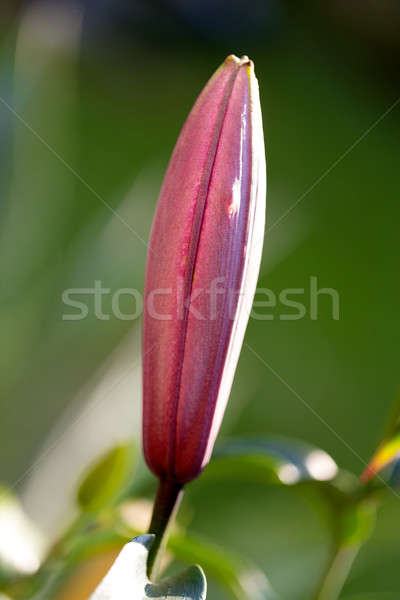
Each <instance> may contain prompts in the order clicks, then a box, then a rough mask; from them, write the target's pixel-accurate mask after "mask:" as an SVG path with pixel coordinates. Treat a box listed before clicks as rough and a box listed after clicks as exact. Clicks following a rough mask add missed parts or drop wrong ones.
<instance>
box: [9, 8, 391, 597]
mask: <svg viewBox="0 0 400 600" xmlns="http://www.w3.org/2000/svg"><path fill="white" fill-rule="evenodd" d="M0 36H1V37H0V132H1V135H0V153H1V165H0V173H1V178H0V186H1V206H0V215H1V216H0V273H1V275H0V281H1V290H0V331H1V336H0V365H1V378H0V395H1V397H0V440H1V453H0V480H1V482H2V483H4V484H6V485H7V486H9V487H10V488H11V489H12V490H13V492H14V493H16V494H17V495H18V497H19V498H20V500H21V502H22V504H23V507H24V510H25V511H26V513H27V515H29V517H30V518H31V519H32V520H33V521H34V522H35V523H36V526H37V527H38V528H39V529H40V531H41V532H42V534H43V535H44V536H45V537H47V538H51V539H54V536H56V535H57V533H58V532H59V531H60V530H61V529H62V527H63V526H64V525H65V524H66V523H67V522H68V519H69V517H70V515H71V513H72V512H73V506H74V494H75V489H76V484H77V481H78V479H79V477H80V474H81V472H82V471H83V470H84V469H85V467H86V466H87V464H88V463H89V462H90V461H92V460H93V458H94V457H95V456H97V455H98V453H99V452H101V451H103V450H105V449H107V448H108V447H110V446H112V445H113V444H115V443H116V442H118V441H120V440H127V439H135V440H137V441H138V443H140V402H141V391H140V320H139V319H135V320H121V319H118V318H116V317H115V316H114V315H113V314H112V310H111V293H114V292H115V291H116V290H118V289H121V288H136V289H138V290H142V288H143V275H144V265H145V258H146V245H145V243H144V241H146V240H147V238H148V235H149V230H150V226H151V221H152V216H153V213H154V209H155V204H156V200H157V195H158V191H159V188H160V185H161V181H162V177H163V173H164V171H165V168H166V165H167V162H168V159H169V155H170V153H171V150H172V148H173V145H174V142H175V139H176V137H177V135H178V133H179V130H180V128H181V126H182V123H183V121H184V119H185V117H186V115H187V113H188V111H189V109H190V107H191V105H192V103H193V102H194V100H195V98H196V96H197V95H198V93H199V91H200V90H201V88H202V86H203V85H204V83H205V82H206V80H207V79H208V78H209V76H210V75H211V73H212V72H213V71H214V70H215V69H216V67H217V66H218V65H219V64H220V63H221V62H222V60H223V59H224V58H225V56H226V55H227V54H230V53H235V54H237V55H239V56H240V55H242V54H248V55H249V56H250V57H251V58H252V59H253V60H254V62H255V68H256V74H257V76H258V79H259V84H260V91H261V102H262V109H263V116H264V130H265V138H266V145H267V160H268V174H269V179H268V219H267V221H268V229H269V231H267V234H266V238H265V248H264V257H263V263H262V268H261V275H260V286H262V287H266V288H270V289H272V290H274V292H275V293H276V294H279V292H280V291H281V290H282V289H283V288H305V303H306V306H307V314H306V316H305V317H304V318H303V319H301V320H294V321H285V320H280V319H279V314H280V313H279V309H278V308H277V309H276V311H275V312H273V314H274V319H272V320H263V321H254V320H251V321H250V323H249V327H248V330H247V335H246V342H247V345H246V346H245V347H244V349H243V352H242V355H241V359H240V363H239V367H238V371H237V375H236V379H235V383H234V387H233V391H232V395H231V400H230V404H229V406H228V410H227V413H226V418H225V421H224V425H223V429H222V433H221V436H222V437H223V436H241V435H248V434H258V435H262V436H264V435H266V436H267V435H271V434H274V435H275V434H282V435H286V436H291V437H295V438H300V439H303V440H305V441H307V442H310V443H312V444H315V445H316V446H318V447H320V448H322V449H324V450H326V451H327V452H328V453H329V454H330V455H331V456H332V457H333V458H334V459H335V461H336V462H337V464H338V465H339V466H340V467H343V468H346V469H348V470H350V471H352V472H354V473H355V474H359V473H360V472H361V471H362V470H363V468H364V464H363V461H367V460H368V459H369V457H370V455H371V453H372V452H373V450H374V448H375V447H376V445H377V443H378V442H379V440H380V436H381V435H382V431H383V429H384V426H385V422H386V419H387V416H388V413H389V411H390V408H391V406H392V404H393V400H394V398H395V395H396V393H397V391H398V386H399V383H400V381H399V366H398V348H399V342H400V320H399V310H398V298H399V293H400V287H399V275H398V273H399V222H400V204H399V159H400V152H399V151H400V145H399V124H400V103H399V104H395V103H396V101H397V100H398V99H399V97H400V85H399V79H398V72H399V66H400V5H399V4H398V2H396V1H395V0H380V1H379V2H377V1H373V0H351V1H348V0H347V1H345V0H329V1H328V2H318V1H317V0H307V1H306V2H302V3H295V2H290V1H289V0H286V1H285V0H249V1H248V2H239V1H236V0H235V1H232V2H225V1H223V0H218V1H213V0H203V2H196V1H194V0H186V1H183V0H153V1H146V0H133V1H132V2H123V0H118V1H117V0H101V1H97V2H94V1H91V0H87V1H86V2H84V1H82V2H72V1H71V2H69V1H65V0H60V1H54V0H53V1H49V2H42V1H35V2H10V1H8V0H3V1H2V3H1V8H0ZM310 277H317V278H318V285H319V287H331V288H334V289H336V290H337V291H338V293H339V297H340V318H339V319H338V320H335V319H333V318H332V308H331V302H330V300H329V298H328V297H324V296H321V297H320V298H319V313H318V319H316V320H313V319H311V318H310V313H309V289H310ZM95 281H101V284H102V286H103V287H104V288H109V289H110V290H111V293H110V294H108V295H105V296H104V301H103V310H104V313H105V314H106V315H107V316H109V318H104V319H97V318H95V315H94V307H93V296H91V295H90V294H88V295H87V297H86V299H87V302H88V306H89V314H88V316H87V318H86V319H84V320H78V321H71V320H63V314H64V313H65V309H66V307H65V304H64V303H63V301H62V294H63V291H64V290H65V289H68V288H91V287H93V285H94V282H95ZM120 300H121V311H123V312H124V313H127V314H129V313H130V312H132V311H133V310H134V306H133V299H132V297H129V296H126V295H125V296H121V298H120ZM67 312H73V311H71V309H68V310H67ZM285 312H290V311H287V310H286V311H285ZM334 432H336V434H335V433H334ZM184 502H185V506H186V509H183V510H184V512H185V510H186V512H187V514H190V515H191V517H190V519H189V522H188V530H189V532H195V533H196V532H197V533H199V534H201V535H202V536H204V538H206V539H208V540H211V541H213V542H214V543H215V544H218V545H220V546H221V547H223V548H229V549H230V550H232V551H240V553H241V554H242V555H243V556H246V557H248V558H249V559H251V560H252V561H253V563H255V564H256V565H258V566H259V567H260V568H261V569H262V570H263V571H264V572H265V573H266V574H267V576H268V578H269V580H270V582H271V584H272V586H273V587H274V589H275V590H276V591H277V592H278V593H279V594H280V595H281V597H282V598H288V599H290V600H300V599H303V600H306V599H307V598H309V595H310V589H312V585H313V582H314V581H315V578H316V577H318V573H320V571H321V569H322V568H323V565H324V561H325V560H326V556H327V553H328V548H329V532H328V530H327V527H326V523H325V522H324V520H323V519H322V518H321V516H320V514H319V513H318V511H316V510H315V507H314V506H313V503H312V502H311V500H310V498H309V496H307V495H306V494H303V493H302V492H301V490H297V491H294V490H292V489H286V488H279V487H276V486H275V487H271V486H266V485H261V484H257V483H254V484H248V485H246V486H243V484H242V483H239V482H238V483H235V482H232V483H230V484H227V483H226V482H224V483H223V484H221V483H219V482H218V481H213V482H208V483H207V484H203V485H202V484H201V483H200V481H199V482H196V483H195V484H193V485H192V486H191V488H190V489H189V490H188V494H187V497H186V498H185V501H184ZM399 539H400V503H399V498H398V497H396V496H395V495H391V494H388V495H387V496H386V499H385V501H384V504H383V506H382V508H381V510H380V511H379V516H378V521H377V527H376V530H375V532H374V535H373V536H372V537H371V539H370V540H369V541H368V543H367V544H366V545H365V546H364V548H363V549H362V551H361V553H360V555H359V556H358V558H357V560H356V562H355V565H354V568H353V570H352V572H351V576H350V578H349V580H348V582H347V584H346V587H345V594H347V596H351V597H353V596H354V597H355V598H356V597H357V596H356V595H357V594H358V593H361V592H368V593H370V594H371V598H374V599H375V598H378V597H379V598H392V596H389V595H385V594H386V593H387V594H389V593H392V594H394V595H393V598H395V597H396V598H397V597H398V595H400V583H399V578H398V564H399V559H400V544H399ZM209 585H210V588H209V589H210V591H209V597H210V598H212V599H218V600H219V599H221V600H222V599H225V598H227V597H228V596H227V595H226V592H225V591H224V590H223V589H222V588H221V587H220V586H219V585H217V584H216V583H215V582H214V581H213V579H212V577H211V578H210V579H209ZM378 593H381V594H383V595H382V596H378Z"/></svg>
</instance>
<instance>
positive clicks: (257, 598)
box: [168, 534, 276, 600]
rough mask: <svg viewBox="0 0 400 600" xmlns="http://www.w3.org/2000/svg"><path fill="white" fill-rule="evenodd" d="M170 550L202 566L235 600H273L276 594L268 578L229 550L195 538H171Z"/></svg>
mask: <svg viewBox="0 0 400 600" xmlns="http://www.w3.org/2000/svg"><path fill="white" fill-rule="evenodd" d="M168 548H169V550H171V551H172V552H173V554H174V555H175V556H176V558H178V559H180V560H182V561H184V562H188V563H190V562H199V563H200V564H201V565H202V567H203V568H204V569H205V571H206V572H207V574H209V575H210V576H211V577H213V578H214V579H215V580H216V581H218V582H219V583H220V584H221V586H222V587H223V588H225V589H226V590H228V591H229V592H230V594H231V596H232V598H235V599H236V600H272V599H273V598H275V597H276V596H275V594H274V592H273V590H272V588H271V586H270V584H269V582H268V579H267V578H266V576H265V574H264V573H263V572H262V571H261V569H259V568H258V567H256V566H255V565H252V564H250V563H249V561H248V560H246V559H244V558H243V557H242V556H238V555H236V554H234V553H232V552H229V551H227V550H226V549H222V548H219V547H218V546H216V545H215V544H211V543H210V542H207V541H205V540H202V539H199V538H197V537H194V536H193V535H186V534H185V535H177V534H175V535H172V536H171V538H170V540H169V543H168Z"/></svg>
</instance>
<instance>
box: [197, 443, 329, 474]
mask: <svg viewBox="0 0 400 600" xmlns="http://www.w3.org/2000/svg"><path fill="white" fill-rule="evenodd" d="M336 473H337V466H336V464H335V462H334V461H333V459H332V458H331V457H330V456H329V455H328V454H327V453H326V452H324V451H323V450H320V449H319V448H316V447H315V446H312V445H310V444H306V443H304V442H300V441H298V440H291V439H287V438H262V439H251V438H250V439H246V438H236V439H233V440H227V441H225V442H223V443H221V444H219V445H218V447H217V449H216V451H215V453H214V457H213V460H212V461H211V463H210V464H209V465H208V467H207V468H206V470H205V472H204V474H203V476H202V477H203V481H205V480H206V479H207V478H209V479H212V478H218V479H220V478H229V479H232V478H234V479H235V480H237V479H242V480H246V479H247V480H251V481H258V482H260V483H274V484H281V485H294V484H297V483H300V482H303V481H308V480H315V481H328V480H332V479H333V478H334V477H335V475H336Z"/></svg>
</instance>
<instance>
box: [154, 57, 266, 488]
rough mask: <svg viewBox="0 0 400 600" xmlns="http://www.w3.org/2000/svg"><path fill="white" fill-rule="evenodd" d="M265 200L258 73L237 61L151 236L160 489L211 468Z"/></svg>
mask: <svg viewBox="0 0 400 600" xmlns="http://www.w3.org/2000/svg"><path fill="white" fill-rule="evenodd" d="M265 195H266V172H265V153H264V139H263V130H262V119H261V109H260V101H259V92H258V84H257V80H256V77H255V75H254V67H253V63H252V61H250V60H249V59H248V58H247V56H244V57H242V58H240V59H239V58H237V57H235V56H228V58H227V59H226V60H225V61H224V63H223V64H222V66H221V67H220V68H219V69H218V70H217V71H216V73H215V74H214V75H213V76H212V77H211V79H210V80H209V82H208V83H207V85H206V86H205V88H204V89H203V91H202V92H201V94H200V96H199V98H198V99H197V101H196V103H195V105H194V107H193V108H192V110H191V112H190V114H189V116H188V118H187V120H186V122H185V124H184V127H183V129H182V131H181V133H180V136H179V138H178V141H177V143H176V146H175V149H174V151H173V154H172V157H171V160H170V163H169V166H168V169H167V173H166V176H165V179H164V182H163V185H162V189H161V193H160V197H159V201H158V206H157V210H156V215H155V218H154V223H153V228H152V232H151V237H150V245H149V252H148V259H147V269H146V283H145V300H146V306H151V307H152V309H154V310H153V311H152V313H153V315H154V314H157V315H158V318H154V316H152V315H151V314H150V311H149V312H147V311H146V313H145V315H144V324H143V445H144V454H145V458H146V461H147V463H148V465H149V467H150V469H151V470H152V471H153V472H154V473H155V474H156V475H157V476H158V477H159V478H160V479H162V480H165V479H167V480H170V481H175V482H177V483H179V484H184V483H186V482H188V481H190V480H191V479H193V478H195V477H196V476H197V475H198V474H199V473H200V472H201V470H202V469H203V467H204V466H205V465H206V464H207V462H208V461H209V458H210V455H211V452H212V448H213V445H214V441H215V438H216V435H217V432H218V429H219V426H220V423H221V420H222V417H223V413H224V410H225V406H226V403H227V400H228V396H229V394H230V389H231V385H232V380H233V376H234V372H235V369H236V364H237V361H238V357H239V353H240V349H241V346H242V341H243V337H244V333H245V329H246V325H247V321H248V317H249V313H250V309H251V304H252V301H253V296H254V292H255V287H256V283H257V277H258V272H259V266H260V260H261V253H262V244H263V238H264V225H265ZM163 290H164V293H163ZM171 291H172V293H171ZM210 314H212V315H213V318H208V316H209V315H210ZM160 315H161V316H162V315H165V316H166V318H165V319H162V318H160ZM171 315H172V317H171ZM204 315H207V316H206V317H204Z"/></svg>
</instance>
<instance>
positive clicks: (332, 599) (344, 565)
mask: <svg viewBox="0 0 400 600" xmlns="http://www.w3.org/2000/svg"><path fill="white" fill-rule="evenodd" d="M359 548H360V546H359V545H356V544H354V545H349V546H339V547H337V548H336V550H335V551H334V552H333V554H332V558H331V560H330V561H329V564H328V566H327V569H326V571H325V573H324V577H323V579H322V581H321V583H320V585H319V588H318V592H317V594H316V596H315V598H316V600H337V599H338V598H339V595H340V592H341V591H342V589H343V586H344V584H345V582H346V579H347V577H348V575H349V573H350V569H351V567H352V565H353V562H354V560H355V558H356V556H357V554H358V551H359Z"/></svg>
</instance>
